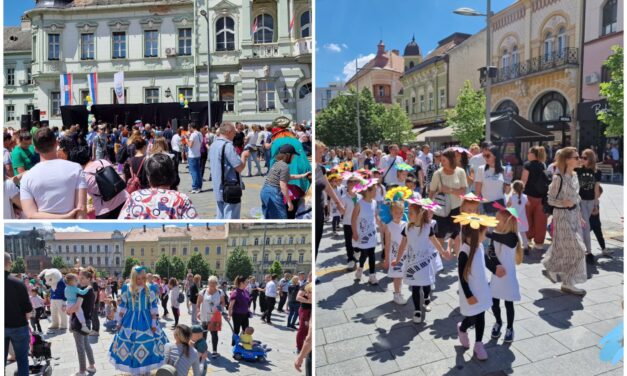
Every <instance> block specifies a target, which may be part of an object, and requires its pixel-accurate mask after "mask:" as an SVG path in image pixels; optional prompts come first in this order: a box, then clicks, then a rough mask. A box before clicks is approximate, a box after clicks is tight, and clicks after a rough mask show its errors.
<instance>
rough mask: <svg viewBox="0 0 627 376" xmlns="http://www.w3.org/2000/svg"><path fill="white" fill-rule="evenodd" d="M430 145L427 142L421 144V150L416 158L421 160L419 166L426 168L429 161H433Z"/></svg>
mask: <svg viewBox="0 0 627 376" xmlns="http://www.w3.org/2000/svg"><path fill="white" fill-rule="evenodd" d="M430 150H431V147H430V146H429V145H427V144H424V145H422V150H420V153H419V154H418V159H419V160H420V162H421V167H422V168H423V169H426V168H427V166H429V165H430V164H431V163H433V154H431V153H430Z"/></svg>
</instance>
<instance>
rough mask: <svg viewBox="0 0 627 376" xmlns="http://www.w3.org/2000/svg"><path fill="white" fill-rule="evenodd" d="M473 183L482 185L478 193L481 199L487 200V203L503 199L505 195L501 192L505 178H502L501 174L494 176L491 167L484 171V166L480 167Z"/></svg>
mask: <svg viewBox="0 0 627 376" xmlns="http://www.w3.org/2000/svg"><path fill="white" fill-rule="evenodd" d="M475 183H482V184H481V192H479V193H480V194H481V197H483V198H484V199H486V200H488V202H491V201H496V200H498V199H504V198H505V193H504V191H503V187H504V185H505V176H503V172H500V173H498V174H495V173H494V169H493V168H492V167H490V168H489V169H488V170H487V171H485V165H484V166H481V167H479V169H478V170H477V175H476V176H475Z"/></svg>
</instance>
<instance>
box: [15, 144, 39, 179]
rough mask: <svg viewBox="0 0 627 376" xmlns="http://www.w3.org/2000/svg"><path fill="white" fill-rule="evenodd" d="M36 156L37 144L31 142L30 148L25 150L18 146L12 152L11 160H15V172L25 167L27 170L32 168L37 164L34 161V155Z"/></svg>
mask: <svg viewBox="0 0 627 376" xmlns="http://www.w3.org/2000/svg"><path fill="white" fill-rule="evenodd" d="M34 156H35V146H33V144H31V145H30V146H29V147H28V149H26V150H24V149H22V148H21V147H20V146H16V147H15V148H14V149H13V151H12V152H11V161H12V162H13V173H14V174H15V175H17V174H19V172H18V171H17V169H18V168H19V167H24V169H26V171H28V170H30V169H31V167H33V166H34V165H35V163H33V157H34Z"/></svg>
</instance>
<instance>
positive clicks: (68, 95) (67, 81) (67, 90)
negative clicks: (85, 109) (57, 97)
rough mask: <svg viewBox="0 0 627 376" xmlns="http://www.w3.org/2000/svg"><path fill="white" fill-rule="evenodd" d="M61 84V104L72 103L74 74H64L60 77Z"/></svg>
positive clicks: (67, 104)
mask: <svg viewBox="0 0 627 376" xmlns="http://www.w3.org/2000/svg"><path fill="white" fill-rule="evenodd" d="M59 83H60V85H61V106H71V105H72V74H71V73H67V74H62V75H61V76H60V79H59Z"/></svg>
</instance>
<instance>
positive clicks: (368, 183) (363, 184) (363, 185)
mask: <svg viewBox="0 0 627 376" xmlns="http://www.w3.org/2000/svg"><path fill="white" fill-rule="evenodd" d="M377 181H378V179H366V180H362V181H360V182H359V183H357V185H355V188H353V191H354V192H363V191H365V190H366V189H368V188H370V187H372V186H373V185H375V184H377Z"/></svg>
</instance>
